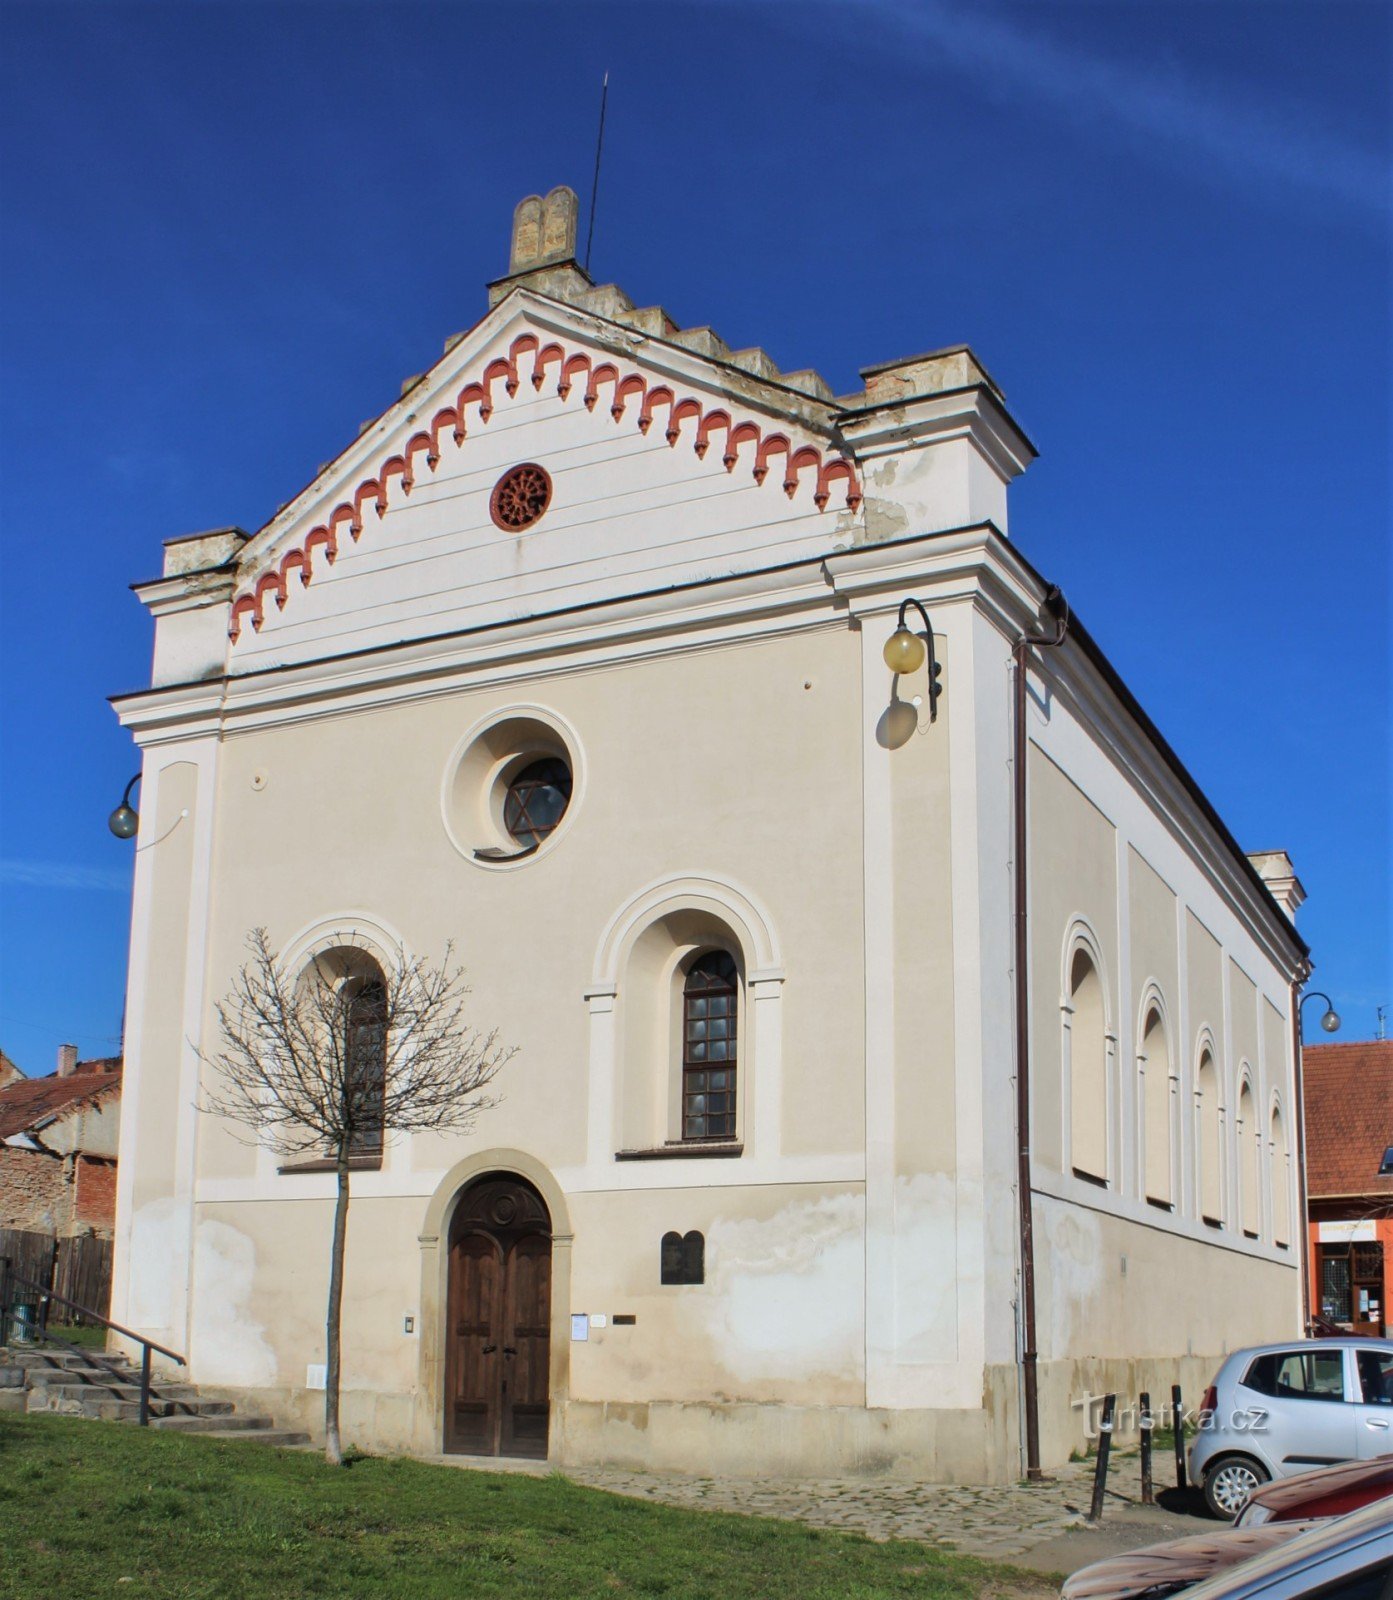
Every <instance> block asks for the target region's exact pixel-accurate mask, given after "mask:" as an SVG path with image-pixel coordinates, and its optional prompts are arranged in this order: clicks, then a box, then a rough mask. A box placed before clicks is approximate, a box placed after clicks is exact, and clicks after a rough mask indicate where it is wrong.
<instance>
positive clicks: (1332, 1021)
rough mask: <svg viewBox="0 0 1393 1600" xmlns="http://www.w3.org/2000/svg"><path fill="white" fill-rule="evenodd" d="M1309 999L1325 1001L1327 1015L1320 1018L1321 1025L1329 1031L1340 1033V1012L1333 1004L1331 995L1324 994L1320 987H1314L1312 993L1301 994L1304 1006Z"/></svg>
mask: <svg viewBox="0 0 1393 1600" xmlns="http://www.w3.org/2000/svg"><path fill="white" fill-rule="evenodd" d="M1308 1000H1324V1001H1325V1015H1324V1016H1323V1017H1322V1018H1321V1019H1320V1025H1321V1027H1322V1028H1324V1029H1325V1031H1326V1032H1327V1033H1338V1032H1339V1031H1340V1014H1339V1012H1338V1011H1336V1009H1335V1007H1334V1006H1333V1005H1332V1004H1331V1001H1330V996H1329V995H1328V994H1322V993H1321V992H1320V990H1319V989H1312V990H1311V992H1310V994H1303V995H1302V996H1301V1004H1302V1005H1303V1006H1304V1005H1305V1004H1306V1002H1307V1001H1308Z"/></svg>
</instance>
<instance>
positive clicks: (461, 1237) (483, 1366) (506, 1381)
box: [445, 1173, 551, 1459]
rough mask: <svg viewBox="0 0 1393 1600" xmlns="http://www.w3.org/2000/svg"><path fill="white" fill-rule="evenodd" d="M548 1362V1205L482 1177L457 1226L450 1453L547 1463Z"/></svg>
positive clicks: (448, 1339)
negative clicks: (534, 1459) (530, 1458)
mask: <svg viewBox="0 0 1393 1600" xmlns="http://www.w3.org/2000/svg"><path fill="white" fill-rule="evenodd" d="M550 1361H551V1216H550V1214H549V1213H548V1211H547V1208H546V1203H545V1202H544V1201H543V1199H542V1197H541V1195H540V1194H538V1193H537V1191H536V1190H535V1189H534V1188H533V1187H532V1185H531V1184H530V1183H528V1182H526V1181H525V1180H524V1179H522V1178H518V1177H515V1176H513V1175H512V1174H509V1173H496V1174H491V1175H489V1176H486V1177H482V1178H478V1179H476V1180H475V1181H474V1182H473V1183H471V1184H470V1185H469V1187H468V1188H467V1189H465V1190H464V1191H463V1193H462V1194H461V1195H460V1198H459V1203H458V1204H457V1205H456V1207H455V1210H454V1215H453V1217H452V1218H451V1221H450V1267H449V1291H448V1294H447V1297H446V1326H445V1449H446V1450H447V1451H448V1452H450V1453H452V1454H458V1455H482V1456H500V1455H501V1456H533V1457H538V1458H542V1459H545V1457H546V1453H547V1417H548V1412H549V1409H550V1399H551V1397H550V1393H549V1384H548V1375H549V1370H550Z"/></svg>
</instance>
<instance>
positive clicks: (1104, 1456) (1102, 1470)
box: [1088, 1394, 1117, 1522]
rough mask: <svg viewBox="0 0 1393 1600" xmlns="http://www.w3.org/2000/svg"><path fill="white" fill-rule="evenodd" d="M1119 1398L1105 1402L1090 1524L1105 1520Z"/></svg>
mask: <svg viewBox="0 0 1393 1600" xmlns="http://www.w3.org/2000/svg"><path fill="white" fill-rule="evenodd" d="M1116 1404H1117V1396H1116V1395H1115V1394H1110V1395H1108V1396H1106V1398H1105V1399H1104V1401H1103V1418H1102V1421H1101V1422H1099V1424H1098V1464H1097V1466H1095V1467H1094V1469H1093V1505H1092V1507H1091V1508H1090V1510H1089V1513H1088V1520H1089V1521H1090V1522H1101V1521H1102V1520H1103V1494H1104V1491H1105V1490H1106V1489H1107V1486H1108V1454H1109V1452H1110V1451H1111V1450H1112V1413H1113V1407H1114V1406H1115V1405H1116Z"/></svg>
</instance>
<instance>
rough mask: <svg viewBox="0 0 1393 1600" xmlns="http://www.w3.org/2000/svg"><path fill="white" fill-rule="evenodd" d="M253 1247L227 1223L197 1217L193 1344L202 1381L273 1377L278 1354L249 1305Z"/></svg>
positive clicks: (256, 1381)
mask: <svg viewBox="0 0 1393 1600" xmlns="http://www.w3.org/2000/svg"><path fill="white" fill-rule="evenodd" d="M255 1267H256V1247H255V1246H254V1245H253V1244H252V1242H251V1240H250V1239H249V1238H247V1236H246V1234H244V1233H239V1232H238V1231H237V1229H236V1228H232V1227H229V1226H228V1224H227V1223H225V1222H200V1223H199V1225H198V1232H197V1234H196V1236H195V1239H194V1296H193V1327H192V1330H191V1332H192V1346H193V1353H194V1358H195V1360H196V1361H197V1375H198V1378H199V1381H200V1382H204V1383H226V1384H235V1385H239V1386H247V1387H251V1386H255V1385H262V1386H265V1385H268V1384H273V1383H275V1381H276V1355H275V1351H274V1350H272V1348H271V1346H270V1345H269V1344H268V1343H267V1342H266V1337H265V1328H264V1327H263V1325H262V1324H261V1323H259V1322H255V1321H253V1320H252V1318H251V1316H250V1315H249V1313H248V1310H247V1308H248V1306H249V1305H250V1303H251V1297H252V1278H253V1274H254V1271H255Z"/></svg>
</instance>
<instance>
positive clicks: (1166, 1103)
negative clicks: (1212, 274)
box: [1141, 1006, 1175, 1210]
mask: <svg viewBox="0 0 1393 1600" xmlns="http://www.w3.org/2000/svg"><path fill="white" fill-rule="evenodd" d="M1141 1069H1142V1075H1143V1078H1144V1080H1145V1081H1144V1094H1143V1098H1142V1118H1143V1129H1144V1143H1143V1146H1142V1149H1143V1151H1144V1167H1143V1174H1142V1179H1143V1190H1144V1193H1145V1196H1146V1199H1147V1200H1149V1201H1150V1203H1151V1204H1152V1205H1154V1206H1164V1207H1165V1208H1166V1209H1167V1210H1169V1209H1170V1208H1171V1207H1172V1206H1173V1205H1174V1203H1175V1196H1174V1190H1173V1178H1172V1155H1171V1142H1172V1141H1171V1053H1170V1045H1169V1043H1168V1042H1167V1040H1166V1025H1165V1023H1164V1022H1163V1021H1162V1019H1161V1013H1160V1011H1159V1010H1158V1009H1157V1008H1156V1007H1155V1006H1153V1007H1152V1008H1151V1010H1150V1011H1148V1012H1147V1016H1146V1022H1145V1023H1144V1024H1143V1027H1142V1039H1141Z"/></svg>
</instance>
